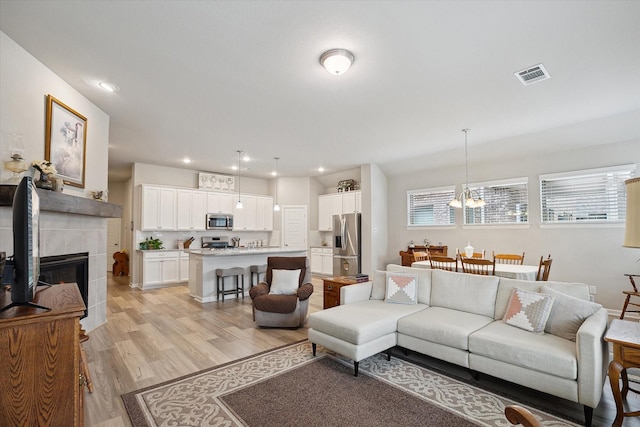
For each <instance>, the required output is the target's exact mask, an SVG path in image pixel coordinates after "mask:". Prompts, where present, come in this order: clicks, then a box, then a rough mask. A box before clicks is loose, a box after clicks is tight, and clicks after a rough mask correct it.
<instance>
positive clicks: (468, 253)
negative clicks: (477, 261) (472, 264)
mask: <svg viewBox="0 0 640 427" xmlns="http://www.w3.org/2000/svg"><path fill="white" fill-rule="evenodd" d="M464 254H465V256H466V257H467V258H473V246H471V243H467V246H465V247H464Z"/></svg>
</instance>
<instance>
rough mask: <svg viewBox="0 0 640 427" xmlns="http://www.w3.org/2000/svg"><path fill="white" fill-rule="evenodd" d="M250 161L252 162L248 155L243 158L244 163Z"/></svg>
mask: <svg viewBox="0 0 640 427" xmlns="http://www.w3.org/2000/svg"><path fill="white" fill-rule="evenodd" d="M249 160H251V158H250V157H249V156H247V155H245V156H244V157H242V161H243V162H248V161H249Z"/></svg>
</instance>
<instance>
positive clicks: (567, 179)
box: [540, 165, 635, 224]
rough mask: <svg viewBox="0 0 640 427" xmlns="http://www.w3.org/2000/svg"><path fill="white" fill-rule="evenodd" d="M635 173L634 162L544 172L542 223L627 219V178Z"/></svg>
mask: <svg viewBox="0 0 640 427" xmlns="http://www.w3.org/2000/svg"><path fill="white" fill-rule="evenodd" d="M634 174H635V165H623V166H616V167H610V168H600V169H589V170H582V171H574V172H567V173H561V174H551V175H541V176H540V208H541V218H542V223H543V224H544V223H547V224H549V223H572V222H574V223H575V222H598V223H602V222H605V223H606V222H620V221H624V219H625V216H626V206H627V196H626V193H625V187H624V181H625V180H627V179H629V178H632V177H633V176H634Z"/></svg>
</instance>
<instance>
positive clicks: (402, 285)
mask: <svg viewBox="0 0 640 427" xmlns="http://www.w3.org/2000/svg"><path fill="white" fill-rule="evenodd" d="M384 302H389V303H395V304H417V303H418V276H417V275H415V274H406V273H391V272H387V292H386V295H385V298H384Z"/></svg>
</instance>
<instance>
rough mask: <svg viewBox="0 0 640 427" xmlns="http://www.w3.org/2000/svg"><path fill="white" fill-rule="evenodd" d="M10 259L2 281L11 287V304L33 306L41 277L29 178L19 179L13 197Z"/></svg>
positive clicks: (37, 223) (36, 219) (35, 211)
mask: <svg viewBox="0 0 640 427" xmlns="http://www.w3.org/2000/svg"><path fill="white" fill-rule="evenodd" d="M12 214H13V257H12V258H10V259H8V260H7V262H6V265H5V271H4V274H3V282H4V283H7V284H9V285H10V292H11V304H9V305H7V306H6V307H4V308H2V309H1V310H0V311H4V310H7V309H9V308H11V307H15V306H32V307H37V308H43V309H47V308H46V307H41V306H38V305H36V304H33V303H32V302H31V301H33V298H34V296H35V293H36V287H37V286H38V278H39V276H40V252H39V250H40V198H39V197H38V193H37V192H36V187H35V185H34V184H33V179H32V178H31V177H29V176H25V177H24V178H22V181H20V183H19V184H18V187H17V188H16V191H15V193H14V195H13V206H12Z"/></svg>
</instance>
